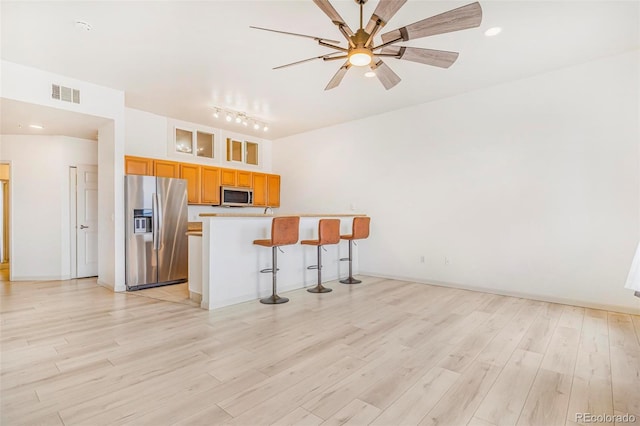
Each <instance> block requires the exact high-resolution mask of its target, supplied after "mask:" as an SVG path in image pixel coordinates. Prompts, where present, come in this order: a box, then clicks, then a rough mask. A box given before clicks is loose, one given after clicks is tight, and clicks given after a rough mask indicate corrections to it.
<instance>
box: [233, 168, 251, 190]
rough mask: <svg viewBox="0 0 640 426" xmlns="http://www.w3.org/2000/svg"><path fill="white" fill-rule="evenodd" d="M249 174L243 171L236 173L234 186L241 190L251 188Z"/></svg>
mask: <svg viewBox="0 0 640 426" xmlns="http://www.w3.org/2000/svg"><path fill="white" fill-rule="evenodd" d="M251 184H252V182H251V172H246V171H244V170H238V171H237V178H236V185H237V186H241V187H243V188H251Z"/></svg>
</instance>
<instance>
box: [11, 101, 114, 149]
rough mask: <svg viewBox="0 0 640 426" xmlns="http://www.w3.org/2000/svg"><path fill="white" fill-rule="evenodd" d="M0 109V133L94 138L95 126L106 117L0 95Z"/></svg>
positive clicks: (95, 135)
mask: <svg viewBox="0 0 640 426" xmlns="http://www.w3.org/2000/svg"><path fill="white" fill-rule="evenodd" d="M0 111H1V112H2V114H0V134H3V135H56V136H72V137H74V138H82V139H92V140H98V133H97V129H98V128H99V127H100V126H102V125H103V124H105V123H106V122H107V121H108V120H107V119H106V118H102V117H94V116H92V115H87V114H80V113H77V112H73V111H66V110H62V109H57V108H51V107H46V106H42V105H34V104H29V103H25V102H19V101H15V100H11V99H4V98H2V99H0ZM31 125H34V126H40V127H42V128H41V129H40V128H33V127H30V126H31Z"/></svg>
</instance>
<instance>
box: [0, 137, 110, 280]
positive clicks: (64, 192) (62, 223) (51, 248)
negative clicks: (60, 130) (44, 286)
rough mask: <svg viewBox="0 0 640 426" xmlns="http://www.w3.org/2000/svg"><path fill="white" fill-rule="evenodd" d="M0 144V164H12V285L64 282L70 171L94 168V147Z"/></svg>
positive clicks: (27, 140)
mask: <svg viewBox="0 0 640 426" xmlns="http://www.w3.org/2000/svg"><path fill="white" fill-rule="evenodd" d="M0 140H1V141H2V144H1V147H2V150H1V151H0V158H1V159H2V160H3V161H9V162H10V163H11V194H12V204H11V212H10V217H11V223H12V238H11V243H12V246H11V250H10V252H11V275H12V279H13V280H16V281H19V280H38V279H68V278H69V277H70V274H71V259H70V253H71V251H70V250H71V249H70V247H71V246H70V244H71V237H70V235H71V229H70V222H69V217H70V216H69V215H70V206H69V195H70V194H69V167H71V166H77V165H81V164H93V165H95V164H98V148H97V143H96V141H92V140H85V139H78V138H71V137H66V136H27V135H2V136H0ZM34 153H37V155H34Z"/></svg>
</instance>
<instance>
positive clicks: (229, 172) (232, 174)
mask: <svg viewBox="0 0 640 426" xmlns="http://www.w3.org/2000/svg"><path fill="white" fill-rule="evenodd" d="M237 179H238V171H237V170H234V169H220V185H222V186H236V181H237Z"/></svg>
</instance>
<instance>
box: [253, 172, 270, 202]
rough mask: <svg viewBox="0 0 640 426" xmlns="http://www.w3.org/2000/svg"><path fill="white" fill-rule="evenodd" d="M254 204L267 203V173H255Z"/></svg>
mask: <svg viewBox="0 0 640 426" xmlns="http://www.w3.org/2000/svg"><path fill="white" fill-rule="evenodd" d="M253 205H254V206H263V207H264V206H266V205H267V175H266V174H264V173H254V174H253Z"/></svg>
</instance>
